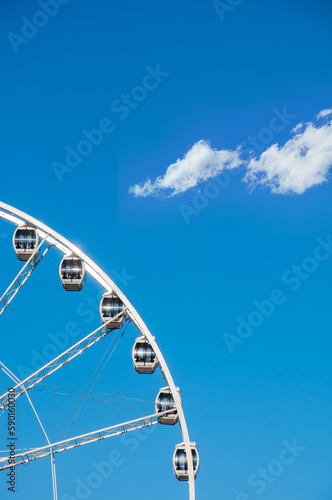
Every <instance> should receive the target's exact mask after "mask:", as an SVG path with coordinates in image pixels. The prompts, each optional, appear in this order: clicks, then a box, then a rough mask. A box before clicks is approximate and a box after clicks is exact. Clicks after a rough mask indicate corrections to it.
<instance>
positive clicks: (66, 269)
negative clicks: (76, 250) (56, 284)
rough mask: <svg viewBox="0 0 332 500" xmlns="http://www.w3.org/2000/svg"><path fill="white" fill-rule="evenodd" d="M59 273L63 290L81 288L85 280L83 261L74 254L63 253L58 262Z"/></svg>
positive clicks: (77, 289)
mask: <svg viewBox="0 0 332 500" xmlns="http://www.w3.org/2000/svg"><path fill="white" fill-rule="evenodd" d="M59 275H60V279H61V283H62V286H63V288H64V289H65V290H68V291H80V290H82V288H83V287H84V284H85V280H86V273H85V265H84V262H83V261H82V259H80V258H79V257H76V256H75V255H65V256H64V258H63V259H62V261H61V262H60V267H59Z"/></svg>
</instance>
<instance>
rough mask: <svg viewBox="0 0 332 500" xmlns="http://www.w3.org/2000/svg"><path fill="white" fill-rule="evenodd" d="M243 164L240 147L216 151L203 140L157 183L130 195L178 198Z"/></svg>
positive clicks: (134, 189) (133, 190) (140, 186)
mask: <svg viewBox="0 0 332 500" xmlns="http://www.w3.org/2000/svg"><path fill="white" fill-rule="evenodd" d="M241 164H242V161H241V160H240V148H238V149H237V150H235V151H231V150H228V149H222V150H220V151H218V150H217V149H212V148H211V146H210V144H209V143H208V142H206V141H199V142H196V144H194V145H193V147H192V148H191V149H190V150H189V151H188V152H187V153H186V154H185V155H184V157H183V158H182V159H181V160H180V159H178V160H177V161H176V162H175V163H172V165H170V166H169V167H168V168H167V170H166V173H165V175H163V176H160V177H157V179H156V180H155V181H153V182H152V181H151V180H147V181H146V182H144V183H143V184H135V185H134V186H131V187H130V188H129V193H132V194H134V195H135V196H144V197H146V196H167V197H170V196H174V195H176V194H179V193H183V192H184V191H187V190H188V189H190V188H193V187H195V186H197V184H199V183H201V182H203V181H206V180H208V179H211V178H212V177H216V176H217V175H218V174H220V172H222V170H225V169H233V168H236V167H239V166H240V165H241Z"/></svg>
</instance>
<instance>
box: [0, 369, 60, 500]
mask: <svg viewBox="0 0 332 500" xmlns="http://www.w3.org/2000/svg"><path fill="white" fill-rule="evenodd" d="M0 367H1V369H2V370H3V371H4V372H5V373H6V375H7V376H8V377H9V378H10V379H11V380H13V381H14V382H16V383H17V384H22V382H21V381H20V379H19V378H18V377H16V375H14V374H13V373H12V372H11V371H10V370H9V368H7V366H5V365H4V364H3V363H2V362H1V361H0ZM21 387H22V388H23V389H24V386H22V385H21ZM26 397H27V399H28V401H29V403H30V406H31V408H32V411H33V412H34V414H35V415H36V417H37V420H38V423H39V425H40V427H41V430H42V431H43V434H44V436H45V437H46V441H47V442H48V444H49V446H50V455H51V471H52V488H53V500H58V489H57V483H56V468H55V459H54V453H53V450H52V445H51V442H50V440H49V437H48V435H47V433H46V431H45V429H44V427H43V424H42V423H41V421H40V418H39V415H38V413H37V411H36V408H35V407H34V405H33V404H32V401H31V399H30V397H29V395H28V394H26ZM9 458H10V457H8V458H7V460H8V462H9Z"/></svg>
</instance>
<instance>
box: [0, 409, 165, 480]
mask: <svg viewBox="0 0 332 500" xmlns="http://www.w3.org/2000/svg"><path fill="white" fill-rule="evenodd" d="M171 411H172V410H167V411H164V412H162V413H158V414H157V413H154V414H153V415H148V416H147V417H141V418H137V419H135V420H130V421H129V422H124V423H121V424H117V425H112V426H111V427H105V428H104V429H99V430H97V431H93V432H88V433H87V434H81V435H80V436H75V437H72V438H68V439H64V440H63V441H58V442H56V443H52V444H51V443H49V444H48V445H46V446H41V447H39V448H32V449H29V450H24V452H23V453H17V454H16V455H13V456H11V457H10V458H11V460H12V461H15V463H12V464H8V458H9V457H8V456H6V457H1V458H0V464H4V463H6V465H2V466H0V471H2V470H6V469H8V468H10V467H11V466H15V467H16V466H17V465H21V464H24V463H28V462H31V461H32V460H37V459H38V458H44V457H47V456H49V455H52V454H55V453H60V452H62V451H68V450H72V449H73V448H78V447H79V446H84V445H85V444H90V443H95V442H96V441H101V440H103V439H108V438H110V437H114V436H119V435H120V434H124V433H127V432H132V431H135V430H138V429H143V428H144V427H150V426H152V425H155V424H158V420H157V415H158V416H160V415H163V414H167V413H170V412H171Z"/></svg>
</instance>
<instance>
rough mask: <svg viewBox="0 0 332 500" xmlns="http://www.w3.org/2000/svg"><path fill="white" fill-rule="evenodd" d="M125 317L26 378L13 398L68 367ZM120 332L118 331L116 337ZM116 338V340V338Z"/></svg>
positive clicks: (4, 402) (4, 398) (1, 405)
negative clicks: (65, 366)
mask: <svg viewBox="0 0 332 500" xmlns="http://www.w3.org/2000/svg"><path fill="white" fill-rule="evenodd" d="M122 316H123V313H120V314H118V315H117V316H115V317H114V318H112V319H111V320H110V321H109V322H107V323H105V324H104V325H101V326H100V327H99V328H97V329H96V330H94V331H93V332H91V333H89V335H87V336H86V337H84V338H83V339H82V340H80V341H79V342H77V343H76V344H74V345H73V346H71V347H69V349H67V350H66V351H64V352H63V353H62V354H59V356H57V357H56V358H54V359H52V361H49V362H48V363H47V364H46V365H44V366H42V367H41V368H39V369H38V370H37V371H35V372H34V373H33V374H32V375H30V376H29V377H27V378H25V379H24V380H22V382H20V383H18V384H17V385H16V386H15V387H14V389H15V393H14V394H15V396H14V395H11V396H10V397H11V398H15V399H17V398H19V397H20V396H22V394H25V393H26V392H27V391H29V390H30V389H32V388H33V387H34V386H35V385H37V384H39V382H41V381H42V380H45V378H47V377H49V376H50V375H52V373H54V372H56V371H57V370H59V369H60V368H61V367H62V366H64V365H66V364H67V363H69V361H72V360H73V359H75V358H76V357H77V356H78V355H79V354H82V352H84V351H86V350H87V349H89V348H90V347H92V346H93V345H94V344H96V343H97V342H99V340H101V339H102V338H104V337H106V335H108V334H109V333H110V332H112V331H114V328H113V329H111V327H112V323H113V322H114V321H117V320H118V319H120V317H122ZM118 332H119V330H117V331H116V335H117V333H118ZM116 335H115V336H114V338H115V337H116ZM27 384H28V385H27ZM18 388H22V390H21V391H20V392H16V390H17V389H18ZM9 394H12V393H9V392H8V391H7V392H5V393H4V394H2V396H0V401H1V403H0V410H4V408H5V407H6V406H7V405H8V397H9Z"/></svg>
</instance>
